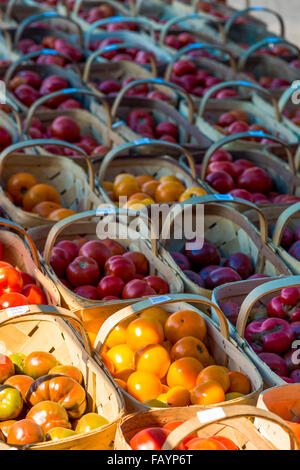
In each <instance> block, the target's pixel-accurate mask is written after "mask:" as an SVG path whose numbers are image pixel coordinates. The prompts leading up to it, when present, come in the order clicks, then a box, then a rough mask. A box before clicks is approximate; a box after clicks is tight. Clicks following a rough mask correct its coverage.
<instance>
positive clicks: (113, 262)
mask: <svg viewBox="0 0 300 470" xmlns="http://www.w3.org/2000/svg"><path fill="white" fill-rule="evenodd" d="M104 270H105V274H106V275H112V276H117V277H120V278H121V279H123V281H124V282H129V281H131V280H132V279H133V278H134V276H135V274H136V269H135V265H134V263H133V262H132V261H131V260H130V259H126V258H124V257H123V256H119V255H116V256H112V257H111V258H109V259H108V260H107V261H106V263H105V267H104Z"/></svg>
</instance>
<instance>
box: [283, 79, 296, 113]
mask: <svg viewBox="0 0 300 470" xmlns="http://www.w3.org/2000/svg"><path fill="white" fill-rule="evenodd" d="M294 93H295V95H296V96H295V103H294V104H295V105H299V104H300V80H295V81H294V82H293V83H292V85H291V86H290V87H289V88H287V89H286V90H285V91H284V92H283V93H282V95H281V96H280V98H279V101H278V108H279V111H280V112H281V113H282V111H283V110H284V109H285V107H286V105H287V103H288V102H289V101H290V99H291V97H292V96H293V95H294Z"/></svg>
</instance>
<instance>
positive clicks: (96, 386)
mask: <svg viewBox="0 0 300 470" xmlns="http://www.w3.org/2000/svg"><path fill="white" fill-rule="evenodd" d="M8 310H9V309H8ZM8 310H2V311H1V312H0V340H1V342H4V343H5V347H6V351H7V354H12V353H22V354H25V355H28V354H30V353H31V352H34V351H45V352H50V353H52V354H53V355H54V356H55V357H56V359H57V360H58V361H59V362H61V363H62V364H66V365H73V366H75V367H77V368H79V369H80V371H81V372H82V375H83V380H84V387H85V390H86V391H87V403H88V405H87V410H88V411H90V412H91V411H94V412H98V413H99V414H100V415H101V416H104V417H105V418H106V419H107V420H108V421H109V424H107V425H104V426H103V427H101V428H98V429H95V430H93V431H90V432H88V433H86V434H78V435H75V436H71V437H68V438H65V439H62V440H58V441H46V442H43V443H38V444H34V445H32V446H26V448H30V449H33V450H83V449H90V450H91V449H100V450H101V449H102V450H104V449H105V450H109V449H112V448H113V442H114V437H115V432H116V426H117V422H118V420H120V418H121V417H122V416H123V414H124V404H123V399H122V397H121V395H120V394H119V391H118V388H117V387H116V386H115V385H114V384H113V382H112V380H111V378H110V375H109V374H108V372H107V371H106V369H105V367H104V366H103V365H102V364H101V363H100V362H99V361H97V362H96V361H95V360H94V359H93V358H92V356H91V355H90V351H91V350H90V345H89V342H88V338H87V336H86V333H85V331H84V329H83V326H82V324H81V322H80V320H78V318H77V317H76V315H74V314H72V313H71V312H69V311H68V310H65V309H61V308H55V307H50V306H44V305H37V306H28V311H27V312H23V313H19V314H17V315H10V313H9V311H8ZM66 319H67V320H68V322H70V323H68V322H66V321H65V320H66ZM71 323H72V324H74V326H75V327H76V328H79V330H80V333H81V338H80V339H79V336H78V333H77V331H76V330H75V329H74V326H72V325H71ZM14 447H15V446H14Z"/></svg>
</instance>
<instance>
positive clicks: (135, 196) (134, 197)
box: [128, 193, 149, 202]
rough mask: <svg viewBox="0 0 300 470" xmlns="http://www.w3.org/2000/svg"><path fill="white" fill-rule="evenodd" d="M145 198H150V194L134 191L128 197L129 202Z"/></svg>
mask: <svg viewBox="0 0 300 470" xmlns="http://www.w3.org/2000/svg"><path fill="white" fill-rule="evenodd" d="M145 199H149V195H148V194H146V193H134V194H132V196H130V198H129V199H128V202H130V201H144V200H145Z"/></svg>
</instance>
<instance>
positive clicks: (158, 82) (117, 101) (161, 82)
mask: <svg viewBox="0 0 300 470" xmlns="http://www.w3.org/2000/svg"><path fill="white" fill-rule="evenodd" d="M143 83H149V84H152V85H161V86H165V87H167V88H171V89H172V90H175V91H176V93H178V94H179V95H180V96H182V97H183V98H184V99H185V100H186V102H187V105H188V121H189V122H190V123H191V124H193V120H194V104H193V100H192V98H191V96H190V94H189V93H187V92H186V91H185V90H184V89H183V88H181V87H180V86H178V85H175V83H172V82H169V81H166V80H163V79H162V78H143V79H141V80H135V81H134V82H130V83H128V84H127V85H126V86H125V87H124V88H122V90H121V91H120V92H119V93H118V95H117V96H116V98H115V101H114V103H113V105H112V108H111V114H112V117H113V118H114V117H115V116H116V114H117V111H118V108H119V106H120V104H121V101H122V99H123V98H124V97H125V95H126V93H127V92H128V91H129V90H130V89H131V88H134V87H135V86H138V85H142V84H143Z"/></svg>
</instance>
